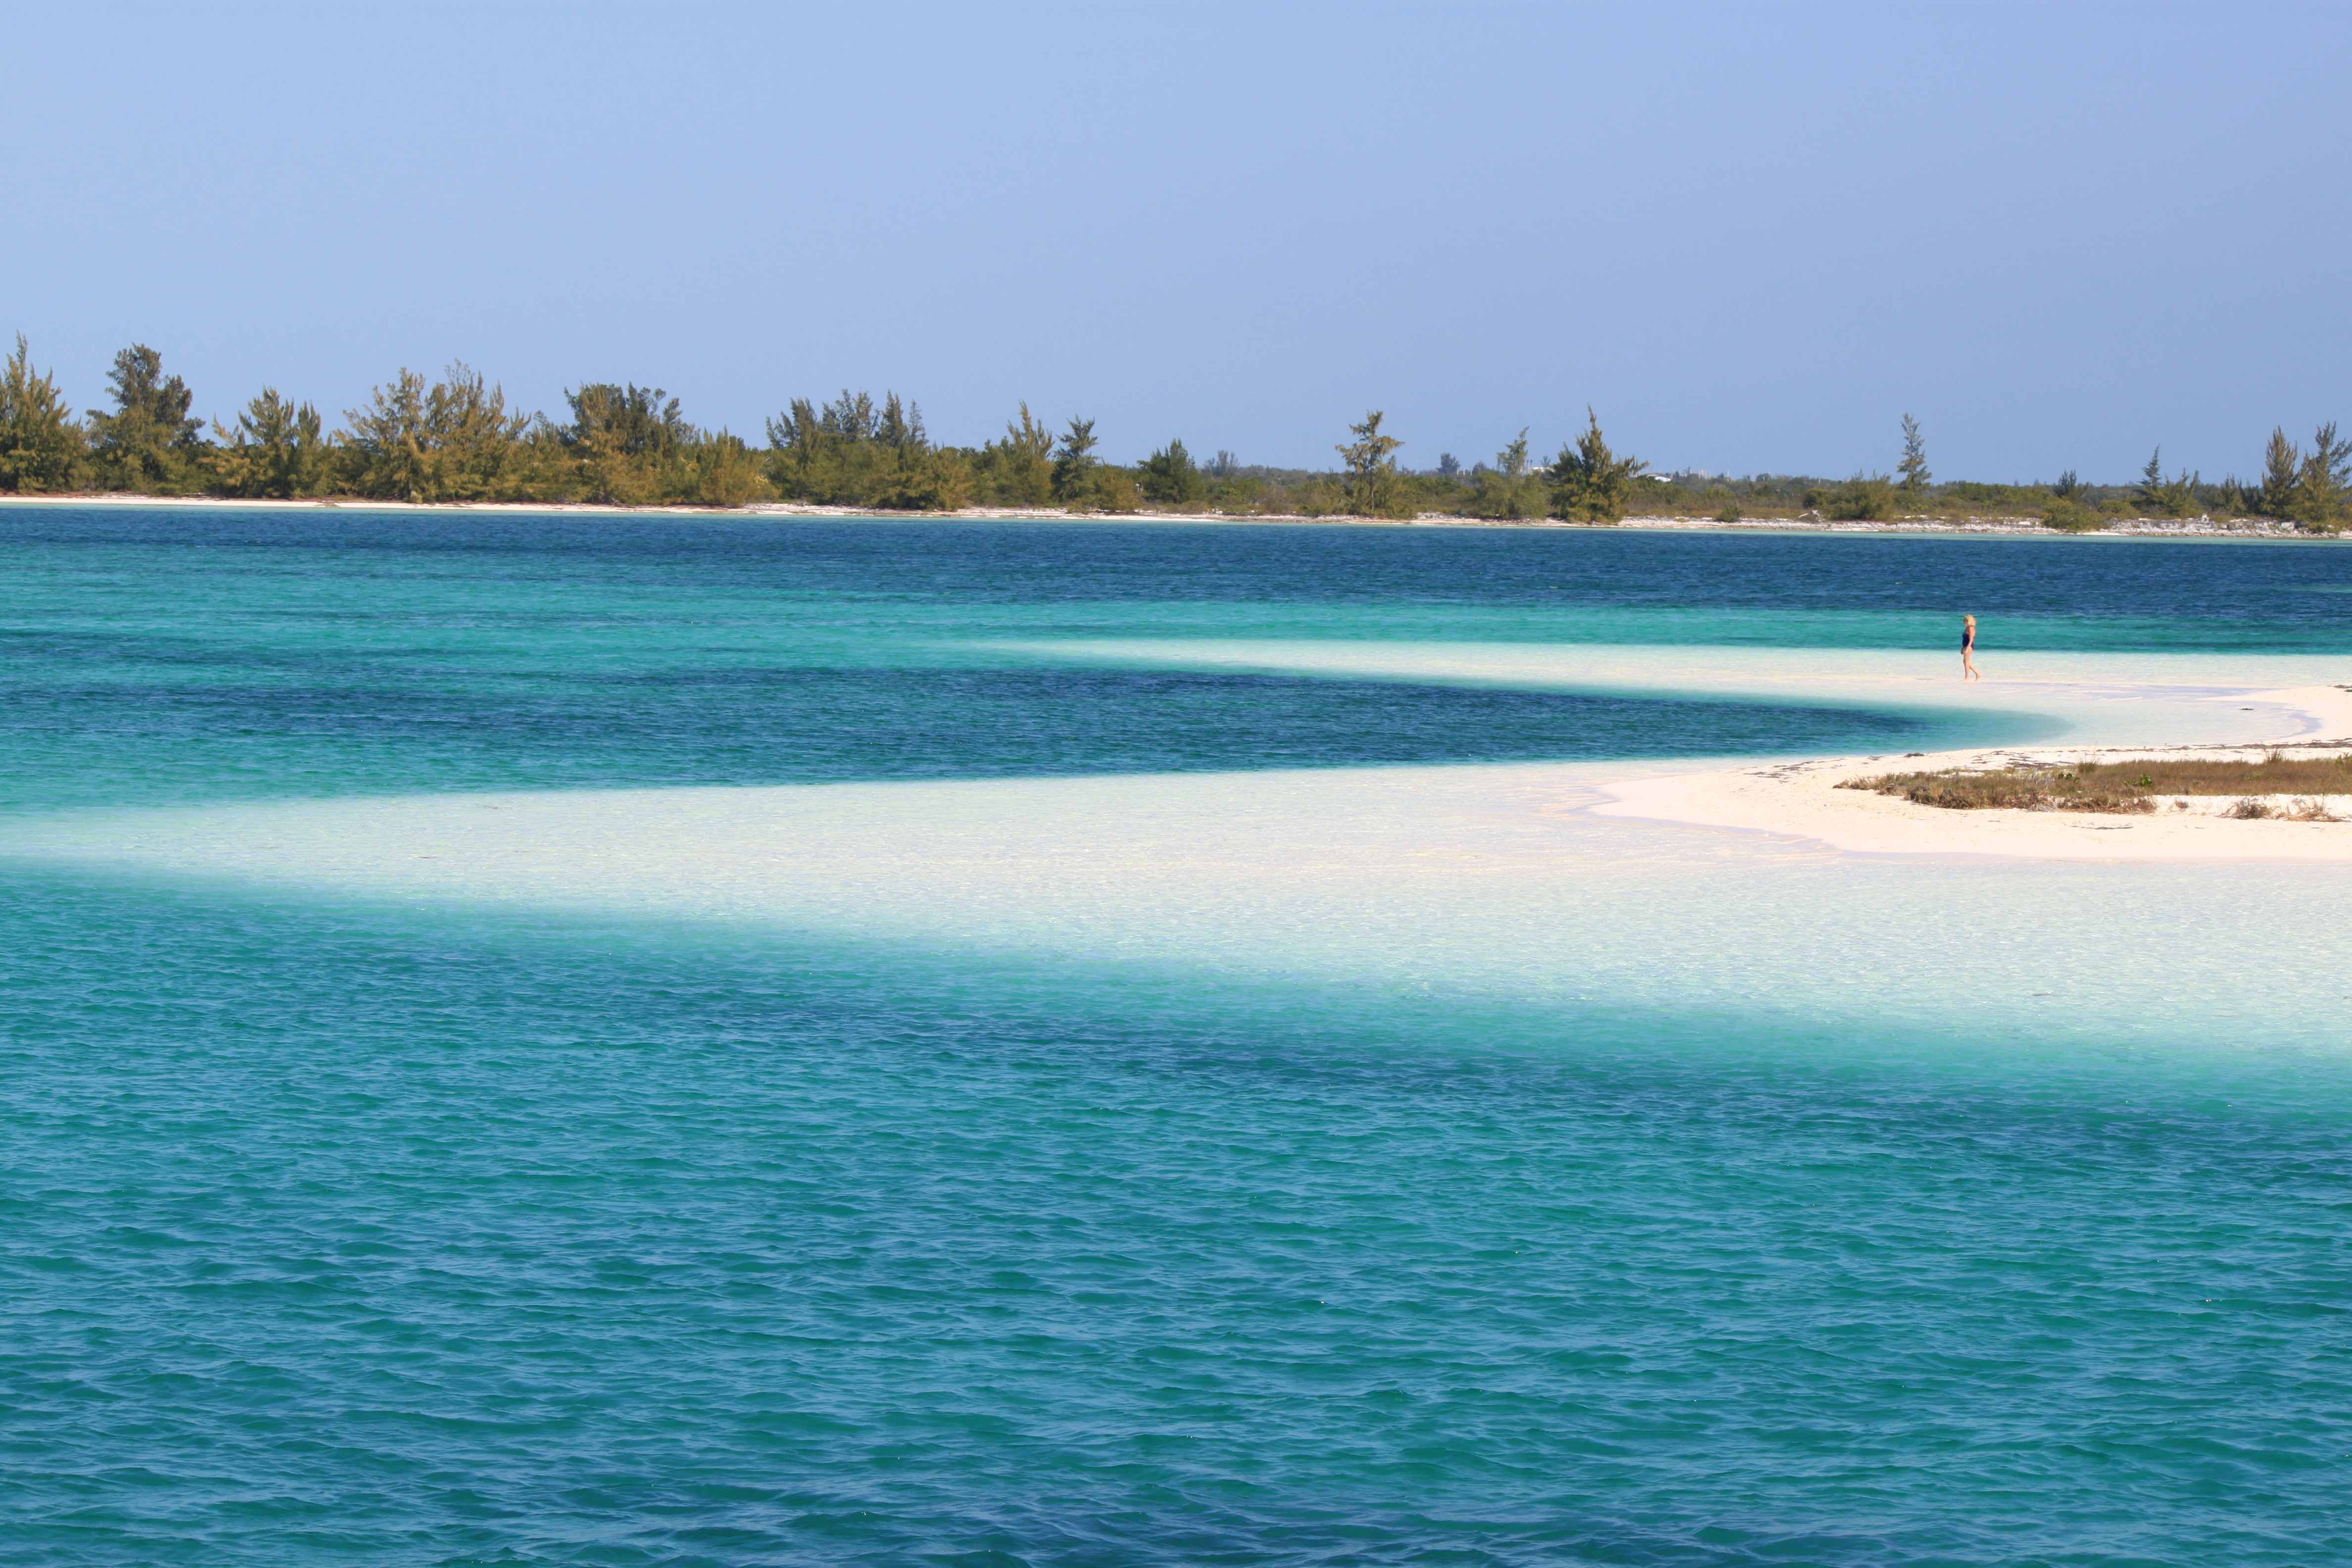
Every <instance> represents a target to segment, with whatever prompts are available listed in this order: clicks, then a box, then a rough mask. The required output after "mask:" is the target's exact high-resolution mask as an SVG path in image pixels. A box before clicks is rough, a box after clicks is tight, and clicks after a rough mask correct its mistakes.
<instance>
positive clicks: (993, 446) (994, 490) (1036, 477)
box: [981, 403, 1054, 506]
mask: <svg viewBox="0 0 2352 1568" xmlns="http://www.w3.org/2000/svg"><path fill="white" fill-rule="evenodd" d="M981 462H982V468H983V469H984V470H985V473H986V475H987V481H988V496H989V499H990V500H993V501H995V502H996V503H997V504H998V505H1000V506H1043V505H1045V502H1046V501H1047V500H1051V499H1052V497H1053V494H1054V433H1053V432H1052V431H1051V430H1048V429H1046V428H1045V426H1044V425H1043V424H1041V423H1039V421H1038V420H1037V418H1036V417H1035V416H1034V415H1032V414H1031V413H1030V412H1029V405H1027V404H1026V403H1024V404H1023V405H1021V417H1020V418H1019V419H1017V420H1010V421H1007V422H1006V424H1005V426H1004V438H1003V440H1001V441H991V442H990V443H989V444H988V445H987V446H985V447H982V448H981Z"/></svg>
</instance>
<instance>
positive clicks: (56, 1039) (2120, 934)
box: [0, 509, 2352, 1565]
mask: <svg viewBox="0 0 2352 1568" xmlns="http://www.w3.org/2000/svg"><path fill="white" fill-rule="evenodd" d="M0 584H5V616H0V636H5V638H6V639H7V641H6V643H5V646H6V647H7V648H8V651H9V658H8V661H7V665H6V667H5V668H6V671H7V679H8V681H9V687H8V690H7V701H6V704H5V709H0V790H5V795H0V798H4V799H5V804H6V805H7V806H8V807H9V808H10V810H11V812H12V813H13V816H12V820H11V823H10V825H9V826H8V827H7V828H6V830H5V831H6V833H7V835H8V837H7V838H6V840H5V847H7V849H8V853H9V854H10V856H11V857H12V858H10V859H9V860H8V862H7V865H8V867H9V869H8V871H7V888H8V897H7V898H6V900H5V901H4V902H0V953H5V954H6V955H7V956H6V960H5V962H6V966H7V967H6V974H7V984H6V988H5V993H4V994H5V1004H0V1005H5V1009H6V1018H7V1024H8V1027H7V1030H6V1033H5V1041H6V1043H5V1047H0V1133H4V1134H5V1135H0V1221H5V1223H0V1280H5V1293H0V1301H5V1317H0V1409H5V1416H6V1419H5V1427H0V1430H5V1438H0V1441H5V1444H6V1445H7V1447H6V1450H5V1451H6V1454H7V1462H6V1463H5V1465H0V1545H5V1547H6V1549H7V1550H6V1552H5V1555H6V1556H7V1558H8V1559H9V1560H10V1561H21V1562H26V1563H122V1562H140V1563H226V1562H236V1563H318V1562H321V1561H337V1560H340V1561H352V1562H367V1563H533V1562H538V1563H783V1562H808V1563H837V1562H871V1563H899V1562H909V1563H911V1562H940V1561H948V1562H968V1563H1006V1562H1015V1561H1018V1562H1029V1563H1106V1564H1108V1563H1139V1562H1140V1563H1294V1562H1313V1563H1390V1562H1396V1563H1403V1562H1462V1563H1479V1562H1493V1563H1553V1562H1561V1561H1570V1562H1576V1561H1589V1562H1596V1563H1675V1564H1683V1563H1688V1564H1710V1565H1711V1564H1730V1563H1768V1562H1769V1563H1838V1564H1860V1563H2039V1562H2047V1563H2057V1562H2066V1563H2184V1564H2185V1563H2200V1564H2210V1563H2250V1564H2273V1563H2275V1564H2289V1563H2304V1564H2309V1563H2322V1562H2329V1561H2336V1560H2342V1559H2345V1558H2347V1557H2352V1531H2347V1529H2346V1528H2345V1526H2344V1525H2343V1523H2342V1518H2343V1514H2344V1510H2343V1509H2342V1507H2341V1502H2340V1499H2341V1495H2342V1484H2343V1480H2344V1478H2345V1477H2346V1475H2347V1473H2352V1430H2347V1416H2348V1415H2352V1326H2347V1321H2346V1313H2347V1265H2352V1247H2347V1216H2352V1158H2347V1144H2346V1139H2347V1131H2352V1070H2347V1058H2346V1055H2345V1053H2344V1050H2343V1046H2344V1032H2343V1030H2342V1028H2341V1026H2340V1025H2339V1024H2338V1023H2337V1021H2336V1020H2337V1017H2338V1016H2339V1012H2340V1009H2341V1007H2342V1005H2343V1003H2344V1001H2345V1000H2346V997H2345V996H2344V995H2342V994H2340V992H2341V991H2343V990H2352V987H2347V986H2345V985H2344V984H2343V982H2342V981H2341V980H2340V979H2338V978H2334V976H2336V975H2338V974H2340V972H2341V967H2342V960H2343V958H2344V956H2345V955H2344V944H2343V942H2342V941H2341V939H2340V938H2339V937H2338V936H2337V935H2336V923H2335V922H2336V910H2339V909H2340V908H2341V904H2342V897H2343V892H2344V890H2345V889H2344V886H2343V882H2344V878H2343V874H2342V873H2340V872H2338V871H2336V870H2334V869H2332V868H2326V867H2305V868H2294V867H2224V868H2179V867H2124V866H2098V865H2074V866H2000V865H1938V864H1933V863H1923V862H1885V861H1876V862H1874V861H1857V860H1854V859H1852V858H1843V857H1837V856H1832V855H1829V854H1827V853H1825V852H1822V851H1818V850H1814V849H1811V848H1808V847H1802V846H1793V845H1787V844H1780V843H1776V842H1771V841H1764V840H1757V839H1750V838H1745V837H1737V836H1722V835H1695V834H1689V833H1684V832H1678V831H1675V830H1667V829H1657V828H1645V827H1643V826H1640V825H1633V824H1612V823H1607V822H1603V821H1600V820H1596V819H1592V818H1587V817H1578V816H1572V815H1559V816H1545V817H1543V818H1542V826H1540V828H1538V827H1537V826H1529V824H1530V821H1531V820H1532V819H1530V818H1528V817H1527V816H1525V814H1524V813H1520V814H1518V815H1513V814H1512V812H1511V811H1510V810H1509V809H1507V807H1508V806H1509V805H1510V803H1511V802H1514V801H1519V800H1522V799H1524V798H1526V797H1527V796H1528V792H1530V791H1534V790H1538V789H1539V788H1552V789H1555V790H1556V792H1557V793H1558V795H1559V805H1560V807H1561V810H1562V812H1563V813H1567V812H1570V811H1572V807H1573V805H1574V804H1575V802H1576V800H1578V799H1579V798H1581V797H1580V795H1578V788H1579V786H1578V784H1577V780H1579V779H1580V778H1584V777H1588V776H1598V774H1599V773H1601V772H1605V771H1606V770H1605V769H1601V768H1600V767H1598V765H1597V764H1598V763H1600V762H1601V760H1603V759H1610V758H1622V757H1636V758H1660V757H1671V756H1677V755H1680V756H1698V755H1716V754H1727V753H1734V752H1751V753H1752V752H1775V751H1808V750H1825V749H1835V750H1878V749H1882V748H1884V749H1888V750H1893V749H1897V748H1898V747H1899V748H1901V749H1920V748H1921V747H1923V746H1926V745H1927V744H1931V743H1943V744H1959V743H1968V742H1975V741H1978V740H1988V741H1997V740H2006V739H2011V738H2021V737H2022V736H2025V735H2028V734H2032V733H2036V732H2046V731H2047V729H2048V727H2049V726H2050V724H2051V723H2052V722H2053V721H2052V720H2051V719H2050V718H2049V716H2048V715H2047V714H2045V713H2039V712H2035V711H2032V710H2030V708H2031V705H2030V704H2029V705H2027V707H2025V708H2018V709H2010V708H2000V709H1992V708H1988V709H1985V710H1962V709H1956V708H1951V707H1948V706H1944V705H1941V704H1940V703H1931V702H1920V703H1916V704H1897V705H1895V706H1893V707H1890V708H1887V709H1885V710H1874V709H1873V708H1871V707H1869V706H1868V705H1867V704H1857V703H1856V701H1855V700H1853V699H1852V697H1851V696H1850V695H1843V696H1835V697H1833V698H1825V699H1824V700H1822V701H1819V702H1809V701H1796V700H1753V699H1752V698H1751V699H1741V698H1736V697H1727V696H1726V695H1725V694H1724V693H1723V692H1722V691H1720V690H1713V689H1709V690H1699V691H1696V692H1695V693H1694V695H1693V697H1692V699H1691V700H1675V699H1674V698H1673V697H1671V696H1669V695H1660V694H1652V695H1645V696H1642V697H1638V698H1631V697H1625V696H1622V695H1620V694H1612V693H1610V692H1606V691H1579V690H1573V689H1553V688H1542V689H1539V688H1537V687H1524V688H1521V687H1513V686H1511V685H1509V684H1508V683H1507V682H1498V681H1497V680H1496V679H1495V678H1493V677H1492V676H1491V674H1490V675H1488V676H1486V677H1476V676H1475V672H1474V675H1473V676H1465V677H1464V678H1463V679H1399V678H1397V677H1396V676H1395V675H1394V674H1393V673H1391V674H1390V675H1386V676H1381V675H1377V674H1376V675H1374V676H1370V677H1357V676H1349V675H1347V674H1344V673H1342V674H1332V673H1312V672H1310V673H1288V674H1266V673H1251V672H1246V671H1230V670H1227V671H1219V670H1213V669H1212V670H1206V671H1204V670H1202V669H1200V668H1187V667H1185V666H1184V665H1183V663H1182V661H1181V660H1173V659H1171V661H1170V662H1169V663H1168V664H1167V665H1166V666H1165V667H1154V666H1152V665H1151V664H1150V661H1149V660H1139V659H1137V658H1135V657H1134V656H1133V655H1132V654H1131V653H1130V654H1129V655H1124V656H1120V657H1118V658H1114V657H1112V656H1111V655H1109V654H1107V653H1106V654H1100V655H1097V654H1096V653H1089V652H1087V651H1085V649H1084V648H1083V647H1080V645H1086V644H1093V643H1101V642H1103V641H1105V640H1108V639H1130V640H1150V639H1160V640H1166V641H1186V642H1189V643H1191V644H1192V645H1194V646H1195V649H1196V651H1197V647H1198V645H1200V644H1202V643H1203V642H1207V641H1213V640H1215V639H1227V640H1232V641H1242V640H1261V641H1262V640H1277V641H1286V642H1292V643H1301V642H1313V641H1316V640H1318V639H1320V640H1324V641H1329V640H1331V639H1341V640H1343V641H1345V642H1346V643H1348V644H1349V645H1358V644H1382V645H1410V646H1411V647H1412V648H1414V649H1420V650H1426V649H1429V648H1432V647H1441V646H1443V645H1472V644H1478V645H1493V644H1496V643H1507V642H1514V641H1517V642H1526V643H1530V644H1539V643H1583V644H1593V645H1606V646H1609V647H1640V646H1642V645H1643V643H1644V642H1645V641H1646V642H1650V643H1653V644H1658V645H1664V644H1666V643H1674V644H1676V645H1679V651H1678V655H1677V657H1688V656H1689V652H1690V648H1691V647H1693V646H1696V647H1710V646H1712V647H1729V648H1755V649H1759V650H1762V651H1761V652H1759V656H1758V657H1759V658H1762V657H1764V655H1766V654H1770V655H1771V656H1772V657H1781V656H1780V654H1778V653H1777V652H1775V651H1774V650H1786V649H1791V648H1795V649H1803V648H1823V649H1855V648H1864V649H1867V648H1883V649H1885V650H1887V651H1888V653H1889V655H1890V656H1893V655H1895V654H1898V653H1900V652H1902V651H1903V650H1904V649H1906V647H1911V646H1914V645H1915V644H1916V646H1922V647H1936V648H1937V649H1938V650H1939V651H1940V645H1941V644H1942V643H1943V642H1944V641H1945V640H1947V639H1946V638H1945V637H1944V636H1943V635H1942V634H1943V632H1944V631H1945V630H1946V629H1948V625H1949V623H1950V621H1951V620H1952V618H1953V616H1952V615H1951V613H1950V611H1951V608H1952V605H1953V601H1954V600H1955V599H1956V598H1958V597H1961V596H1967V597H1968V599H1969V604H1970V605H1971V606H1973V607H1975V608H1977V610H1978V613H1979V615H1980V616H1985V617H1986V619H1987V624H1988V631H1989V634H1990V633H1998V634H1999V635H2000V636H2001V637H2004V638H2006V639H2007V643H2008V646H2011V647H2037V646H2038V647H2042V648H2044V649H2070V648H2088V649H2094V650H2098V651H2100V652H2103V653H2105V654H2144V655H2146V656H2147V658H2150V659H2161V658H2166V657H2171V656H2185V655H2188V654H2191V653H2212V652H2222V653H2229V654H2231V655H2248V656H2253V655H2260V656H2264V657H2269V658H2285V657H2287V656H2293V657H2294V658H2295V659H2297V660H2301V661H2309V660H2311V659H2313V658H2315V657H2318V656H2326V655H2331V654H2352V647H2347V643H2352V636H2347V633H2346V631H2345V629H2344V627H2343V625H2342V622H2341V618H2340V616H2337V615H2336V613H2334V612H2333V611H2330V610H2326V609H2324V608H2318V609H2315V608H2314V607H2313V606H2315V605H2316V606H2327V605H2331V604H2340V600H2336V599H2335V598H2333V596H2332V594H2331V592H2330V591H2331V590H2336V589H2339V588H2341V587H2344V586H2347V585H2352V553H2346V552H2336V551H2334V550H2328V549H2286V548H2279V549H2243V548H2236V547H2227V546H2224V547H2213V546H2200V545H2189V544H2174V545H2153V544H2151V545H2141V544H2133V545H2127V546H2126V545H2117V544H2114V543H2105V542H2101V543H2090V542H2081V543H2077V542H2049V543H2044V542H2009V541H1979V542H1958V541H1919V540H1876V539H1871V540H1851V539H1832V540H1820V539H1786V540H1773V539H1753V538H1748V539H1732V540H1718V539H1707V538H1675V539H1660V538H1657V537H1654V536H1651V537H1640V538H1620V537H1615V536H1611V535H1606V534H1591V533H1576V534H1522V533H1513V532H1507V531H1491V532H1490V531H1475V532H1472V531H1459V532H1456V531H1447V532H1444V533H1437V532H1422V531H1405V530H1360V531H1359V530H1336V529H1335V530H1315V529H1297V530H1274V529H1230V530H1227V529H1192V530H1185V529H1160V528H1149V527H1128V526H1117V527H1100V528H1097V527H1084V526H1065V525H1032V526H1021V527H1004V526H994V525H992V526H988V527H975V526H970V525H954V524H950V525H940V524H925V523H912V524H901V523H881V522H875V523H818V522H801V521H795V522H783V523H777V522H761V523H751V522H743V521H717V522H701V521H652V520H627V521H620V522H613V521H583V520H579V519H562V520H517V519H500V520H483V519H477V518H471V517H467V518H463V519H455V520H453V519H409V518H397V517H394V518H387V517H383V516H375V517H369V516H361V515H338V514H278V515H274V516H272V515H261V516H255V517H246V516H241V515H238V514H234V513H226V514H224V513H220V512H205V513H193V514H192V513H184V512H167V513H133V514H127V515H126V514H121V513H114V514H103V515H95V516H92V515H87V514H81V513H76V512H73V511H71V510H68V509H43V510H37V511H35V510H12V511H8V512H5V513H0ZM1545 595H1552V596H1551V597H1549V598H1548V597H1546V596H1545ZM1993 609H1998V610H2000V612H2001V614H2000V616H1998V617H1996V616H1995V615H1993V614H1991V613H1990V611H1991V610H1993ZM1915 634H1916V635H1915ZM2035 639H2039V641H2038V643H2037V641H2036V640H2035ZM1016 643H1017V644H1021V645H1023V647H1024V648H1026V649H1028V650H1029V651H1023V649H1022V648H1013V647H1006V646H1005V645H1007V644H1016ZM1054 644H1060V645H1064V646H1065V647H1066V648H1068V649H1070V650H1072V651H1068V652H1066V653H1063V654H1060V655H1056V654H1054V653H1052V652H1051V651H1049V650H1048V649H1047V648H1046V647H1045V645H1054ZM1790 657H1793V656H1790ZM2347 663H2352V660H2347ZM1658 668H1660V669H1662V670H1664V671H1667V672H1668V673H1669V674H1671V672H1672V671H1673V670H1674V669H1675V668H1682V667H1681V666H1676V665H1675V664H1674V663H1673V661H1672V660H1671V659H1664V658H1662V659H1661V661H1660V663H1659V666H1658ZM2246 668H2257V664H2256V663H2249V664H2248V665H2247V666H2246ZM2261 668H2270V667H2268V666H2262V667H2261ZM2281 668H2284V666H2281ZM2295 668H2298V669H2301V668H2305V666H2304V664H2301V663H2298V664H2297V665H2296V667H2295ZM2209 674H2210V672H2209ZM1664 684H1667V685H1671V684H1672V682H1671V680H1670V679H1669V680H1666V681H1665V682H1664ZM2228 711H2230V712H2232V713H2234V712H2235V711H2236V709H2235V707H2234V706H2231V707H2230V708H2229V709H2228ZM1543 758H1564V759H1570V760H1573V761H1576V762H1578V763H1582V764H1592V765H1586V766H1583V767H1581V768H1571V769H1569V770H1567V771H1565V772H1564V773H1559V775H1558V776H1559V779H1560V780H1561V781H1563V782H1562V783H1560V784H1558V785H1544V784H1540V782H1539V775H1538V773H1537V772H1536V771H1533V770H1525V769H1517V770H1515V769H1510V768H1503V769H1493V768H1488V769H1483V770H1482V769H1453V770H1438V769H1434V768H1432V767H1430V766H1429V764H1437V763H1495V762H1503V761H1517V760H1528V759H1543ZM1372 763H1380V764H1395V763H1411V764H1417V766H1415V767H1412V768H1405V769H1396V768H1392V767H1391V768H1388V769H1384V770H1381V771H1373V772H1365V771H1362V770H1363V769H1364V767H1365V765H1366V764H1372ZM1302 766H1307V767H1310V768H1312V767H1318V766H1319V767H1323V768H1327V769H1334V768H1336V769H1345V770H1348V771H1344V772H1333V773H1322V774H1318V773H1313V772H1307V773H1301V772H1297V771H1296V770H1297V769H1299V768H1300V767H1302ZM1277 767H1278V768H1282V769H1287V770H1293V771H1287V772H1282V773H1263V774H1259V775H1255V776H1245V777H1240V778H1237V777H1235V776H1234V772H1233V771H1232V770H1236V769H1244V770H1252V769H1265V768H1277ZM1218 770H1224V771H1222V772H1221V771H1218ZM1171 773H1190V774H1193V775H1195V776H1193V777H1191V778H1186V777H1171V776H1170V775H1171ZM1146 774H1148V775H1149V776H1138V775H1146ZM958 780H971V781H977V782H972V783H968V784H967V783H957V782H954V781H958ZM912 781H929V782H912ZM812 783H821V784H824V788H822V789H815V790H804V791H801V792H798V793H793V794H792V795H790V800H789V802H783V801H782V797H776V798H775V799H774V800H772V799H771V798H770V797H768V796H764V795H759V794H757V793H755V792H732V791H717V792H709V793H706V794H672V793H665V792H664V791H663V790H661V789H653V790H650V791H649V792H648V793H646V794H643V795H610V794H587V795H580V796H576V797H569V798H567V797H562V796H546V795H528V794H525V795H515V794H506V795H484V794H483V793H482V792H485V791H503V792H515V791H526V792H528V791H541V790H550V789H580V790H588V791H609V790H612V789H614V788H615V787H617V786H629V787H632V788H642V787H644V786H674V785H682V784H730V785H742V784H762V785H766V784H812ZM389 796H400V797H404V798H401V799H397V800H383V801H382V804H381V805H379V804H375V803H376V802H377V801H378V800H379V799H381V797H389ZM419 797H421V798H419ZM730 800H731V801H737V802H739V803H740V804H739V805H732V806H730V805H725V804H723V803H725V802H727V801H730ZM239 801H244V802H256V803H260V804H255V805H216V804H213V803H234V802H239ZM272 802H278V803H281V804H270V803H272ZM1498 802H1499V803H1501V804H1497V803H1498ZM159 808H161V809H159ZM698 814H699V815H698ZM730 814H731V815H730ZM763 832H764V833H766V834H768V835H770V837H768V838H762V837H760V835H761V833H763ZM427 853H430V854H432V855H434V856H435V857H436V858H434V859H433V860H430V861H426V860H422V859H419V858H418V857H419V856H420V855H424V854H427ZM698 856H700V857H702V858H696V857H698ZM533 857H539V859H537V860H534V859H533ZM524 863H529V867H530V868H528V869H524V868H522V867H523V865H524ZM780 889H781V890H780Z"/></svg>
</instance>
